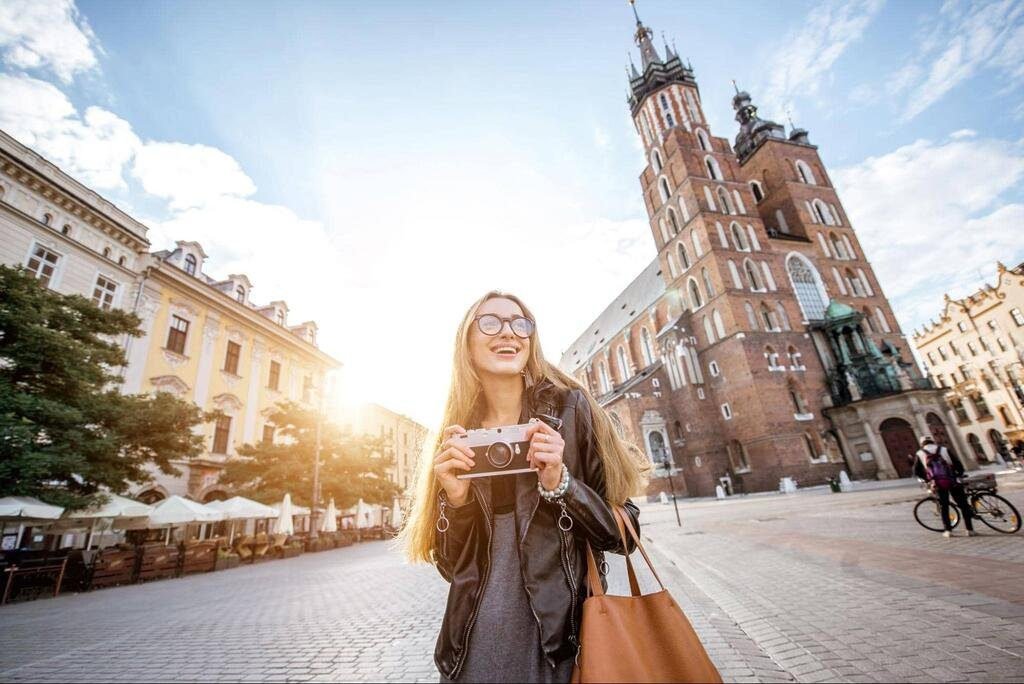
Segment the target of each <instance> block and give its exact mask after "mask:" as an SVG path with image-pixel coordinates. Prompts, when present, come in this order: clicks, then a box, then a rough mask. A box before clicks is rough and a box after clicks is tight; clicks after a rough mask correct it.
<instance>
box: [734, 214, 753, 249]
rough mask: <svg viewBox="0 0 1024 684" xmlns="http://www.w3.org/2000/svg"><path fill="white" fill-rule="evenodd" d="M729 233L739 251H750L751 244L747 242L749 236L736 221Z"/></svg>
mask: <svg viewBox="0 0 1024 684" xmlns="http://www.w3.org/2000/svg"><path fill="white" fill-rule="evenodd" d="M729 232H730V233H731V234H732V242H733V245H734V246H735V247H736V249H737V251H740V252H749V251H750V244H749V243H748V242H747V234H746V233H745V232H744V231H743V226H741V225H740V224H738V223H736V222H735V221H734V222H733V223H732V224H730V225H729Z"/></svg>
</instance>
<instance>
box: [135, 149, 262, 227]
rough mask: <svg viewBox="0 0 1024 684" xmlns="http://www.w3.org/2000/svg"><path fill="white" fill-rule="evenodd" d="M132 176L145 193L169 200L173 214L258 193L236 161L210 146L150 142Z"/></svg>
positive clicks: (139, 152) (137, 153)
mask: <svg viewBox="0 0 1024 684" xmlns="http://www.w3.org/2000/svg"><path fill="white" fill-rule="evenodd" d="M132 175H133V176H134V177H135V178H136V179H138V180H139V182H140V183H141V184H142V187H143V189H144V190H145V191H146V192H148V193H149V194H151V195H155V196H157V197H160V198H162V199H166V200H168V201H169V203H170V208H171V209H172V210H180V209H191V208H194V207H201V206H204V205H206V204H209V203H211V202H213V201H215V200H217V199H219V198H221V197H224V196H233V197H247V196H249V195H252V194H253V193H254V192H256V185H255V184H254V183H253V182H252V179H250V178H249V176H247V175H246V174H245V172H244V171H242V168H241V167H240V166H239V165H238V162H237V161H235V159H234V158H233V157H231V156H230V155H227V154H225V153H224V152H221V151H220V150H218V149H217V148H215V147H209V146H207V145H186V144H184V143H174V142H147V143H146V144H145V145H143V146H142V147H141V148H139V150H138V151H137V152H136V154H135V163H134V164H133V166H132Z"/></svg>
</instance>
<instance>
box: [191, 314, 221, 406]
mask: <svg viewBox="0 0 1024 684" xmlns="http://www.w3.org/2000/svg"><path fill="white" fill-rule="evenodd" d="M219 331H220V323H219V322H218V321H217V319H215V318H211V317H209V316H208V317H207V318H206V322H205V323H204V324H203V339H202V347H201V348H200V350H199V367H198V370H197V371H196V392H195V397H194V401H195V402H196V405H197V406H199V408H205V407H206V395H207V394H208V393H209V391H210V373H212V372H213V347H214V344H215V343H216V341H217V334H218V333H219Z"/></svg>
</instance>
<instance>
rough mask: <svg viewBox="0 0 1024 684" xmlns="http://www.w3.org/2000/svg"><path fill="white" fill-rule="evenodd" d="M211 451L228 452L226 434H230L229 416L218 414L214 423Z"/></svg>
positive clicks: (217, 452) (216, 452)
mask: <svg viewBox="0 0 1024 684" xmlns="http://www.w3.org/2000/svg"><path fill="white" fill-rule="evenodd" d="M214 425H215V427H214V430H213V449H212V451H213V453H215V454H226V453H228V435H230V434H231V416H220V417H219V418H217V422H216V423H215V424H214Z"/></svg>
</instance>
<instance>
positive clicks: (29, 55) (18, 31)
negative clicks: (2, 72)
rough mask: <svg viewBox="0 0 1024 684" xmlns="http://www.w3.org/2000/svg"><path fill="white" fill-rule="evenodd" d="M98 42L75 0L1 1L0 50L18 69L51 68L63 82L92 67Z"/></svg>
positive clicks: (95, 61) (6, 61)
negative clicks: (79, 11) (80, 13)
mask: <svg viewBox="0 0 1024 684" xmlns="http://www.w3.org/2000/svg"><path fill="white" fill-rule="evenodd" d="M99 50H100V46H99V42H98V41H97V39H96V36H95V35H94V34H93V32H92V29H90V28H89V24H88V23H87V22H86V21H85V19H84V18H83V17H82V16H80V15H79V13H78V9H77V8H76V7H75V4H74V2H73V0H4V1H3V2H0V51H2V53H3V61H4V62H5V63H6V64H8V65H10V66H12V67H16V68H19V69H48V70H50V71H52V72H53V73H54V74H55V75H56V76H57V78H59V79H60V80H61V81H62V82H64V83H70V82H71V81H72V80H73V79H74V77H75V75H76V74H78V73H81V72H87V71H91V70H93V69H95V68H96V66H97V64H98V61H97V58H96V53H97V52H98V51H99Z"/></svg>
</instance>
